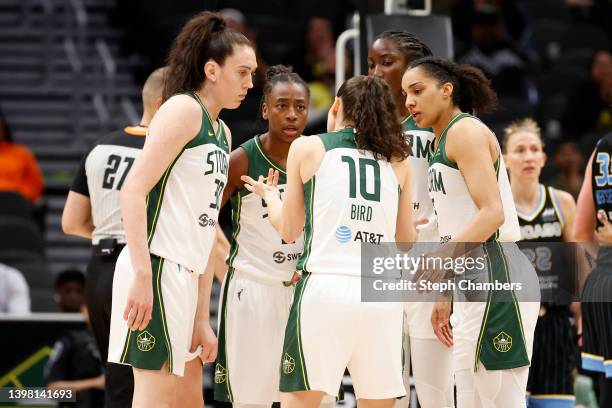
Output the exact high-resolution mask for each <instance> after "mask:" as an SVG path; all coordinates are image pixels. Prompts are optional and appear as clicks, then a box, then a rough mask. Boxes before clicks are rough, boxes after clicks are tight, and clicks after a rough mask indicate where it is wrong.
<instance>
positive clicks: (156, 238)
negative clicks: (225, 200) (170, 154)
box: [147, 93, 229, 273]
mask: <svg viewBox="0 0 612 408" xmlns="http://www.w3.org/2000/svg"><path fill="white" fill-rule="evenodd" d="M189 95H190V96H192V97H193V98H194V99H196V100H197V101H198V103H199V104H200V106H201V107H202V110H203V113H202V127H201V129H200V132H199V133H198V134H197V135H196V137H194V138H193V139H192V140H191V141H190V142H189V143H188V144H187V145H186V146H185V147H184V148H183V150H182V151H181V152H180V153H179V155H178V156H177V157H176V158H175V159H174V161H173V162H172V164H171V165H170V166H169V167H168V169H167V170H166V171H165V172H164V174H163V176H162V177H161V179H160V180H159V181H158V182H157V184H156V185H155V187H154V188H153V189H152V190H151V191H150V192H149V195H148V196H147V238H148V241H149V249H150V251H151V253H152V254H155V255H158V256H160V257H162V258H166V259H168V260H171V261H172V262H175V263H177V264H179V265H181V266H184V267H186V268H188V269H190V270H191V271H193V272H196V273H203V272H204V268H205V267H206V263H207V262H208V256H209V254H210V251H211V249H212V246H213V243H214V241H215V225H216V224H217V217H218V215H219V206H220V203H221V196H222V195H223V189H224V188H225V185H226V184H227V175H228V151H229V146H228V143H227V139H226V137H225V131H224V126H223V122H222V121H219V128H218V131H217V133H216V134H215V132H214V130H213V125H212V121H211V119H210V116H209V115H208V112H207V111H206V108H205V107H204V105H203V104H202V103H201V101H200V100H199V98H197V95H196V94H192V93H190V94H189Z"/></svg>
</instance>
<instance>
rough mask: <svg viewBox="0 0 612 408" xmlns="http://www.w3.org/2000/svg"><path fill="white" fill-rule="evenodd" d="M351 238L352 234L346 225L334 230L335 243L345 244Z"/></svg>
mask: <svg viewBox="0 0 612 408" xmlns="http://www.w3.org/2000/svg"><path fill="white" fill-rule="evenodd" d="M352 237H353V232H352V231H351V229H350V228H349V227H347V226H346V225H341V226H339V227H338V229H336V241H338V242H339V243H341V244H346V243H347V242H349V241H350V240H351V238H352Z"/></svg>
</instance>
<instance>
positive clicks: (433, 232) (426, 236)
mask: <svg viewBox="0 0 612 408" xmlns="http://www.w3.org/2000/svg"><path fill="white" fill-rule="evenodd" d="M402 126H403V128H404V136H406V139H407V140H408V143H409V144H410V155H409V156H408V162H409V163H410V169H411V173H412V174H411V177H412V180H411V181H412V182H411V189H412V206H413V208H414V219H415V220H420V219H426V220H427V223H426V224H423V225H420V226H419V227H418V232H419V235H418V237H417V241H420V242H438V241H439V239H440V237H439V234H438V225H437V220H436V215H435V213H434V208H433V204H432V203H431V198H430V197H429V192H428V191H427V182H426V180H427V171H428V169H429V160H428V158H429V150H430V145H431V144H432V143H433V140H434V138H435V135H434V134H433V131H432V130H431V129H422V128H420V127H418V126H417V125H416V123H415V122H414V119H412V116H408V117H407V118H406V119H404V121H403V122H402Z"/></svg>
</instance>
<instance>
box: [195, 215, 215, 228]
mask: <svg viewBox="0 0 612 408" xmlns="http://www.w3.org/2000/svg"><path fill="white" fill-rule="evenodd" d="M198 224H199V225H200V227H214V226H215V225H217V221H216V220H215V219H214V218H213V217H210V216H209V215H208V214H206V213H204V214H202V215H200V217H199V218H198Z"/></svg>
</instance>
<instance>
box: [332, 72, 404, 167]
mask: <svg viewBox="0 0 612 408" xmlns="http://www.w3.org/2000/svg"><path fill="white" fill-rule="evenodd" d="M338 97H339V98H340V99H341V100H342V106H343V110H344V117H345V119H347V122H351V123H352V124H353V125H354V127H355V141H356V142H357V147H359V148H360V149H364V150H369V151H371V152H372V153H374V157H375V158H377V159H378V158H380V157H384V158H385V159H387V160H389V161H390V160H391V159H392V158H394V157H395V158H398V159H405V158H406V157H408V152H409V146H408V143H407V142H406V139H405V138H404V135H403V132H402V126H401V124H400V123H399V122H398V121H397V117H396V116H395V104H394V102H393V98H392V97H391V93H390V91H389V86H388V85H387V83H386V82H385V80H384V79H382V78H378V77H374V76H364V75H359V76H356V77H353V78H351V79H349V80H348V81H346V82H345V83H344V84H342V86H341V87H340V89H339V90H338Z"/></svg>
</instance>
